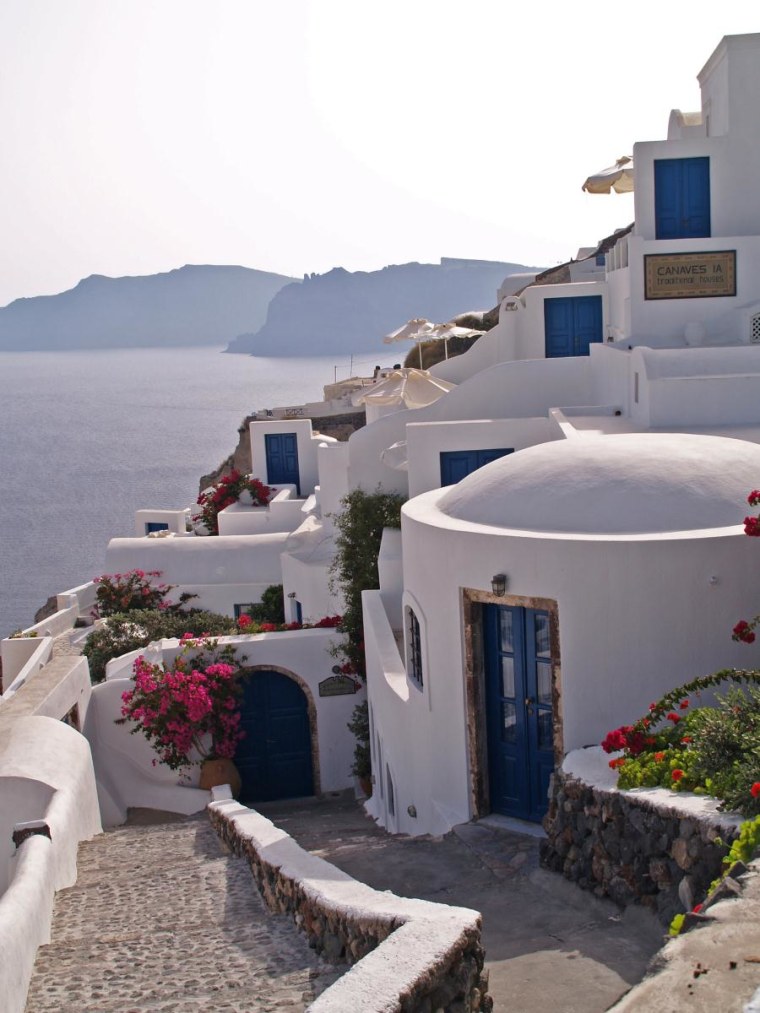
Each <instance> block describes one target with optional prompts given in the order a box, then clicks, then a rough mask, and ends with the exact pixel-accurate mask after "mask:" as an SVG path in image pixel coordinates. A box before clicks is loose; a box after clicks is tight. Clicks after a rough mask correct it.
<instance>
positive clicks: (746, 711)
mask: <svg viewBox="0 0 760 1013" xmlns="http://www.w3.org/2000/svg"><path fill="white" fill-rule="evenodd" d="M731 683H733V684H735V685H734V686H733V688H729V689H728V690H727V692H725V694H720V695H718V696H717V698H716V702H715V703H714V704H712V705H710V706H700V705H699V703H700V697H701V695H702V693H703V691H705V690H708V689H713V688H715V687H718V686H721V685H725V684H731ZM742 684H744V685H742ZM758 686H760V672H756V671H752V670H737V669H724V670H723V671H720V672H716V673H715V674H714V675H708V676H704V677H702V678H699V679H694V680H693V681H692V682H690V683H686V684H685V685H683V686H679V687H678V688H677V689H674V690H672V691H671V692H670V693H666V694H665V696H663V697H662V698H661V699H660V700H658V701H657V702H656V703H652V704H650V705H649V710H648V713H647V714H646V715H645V716H644V717H641V718H639V720H638V721H636V722H635V723H634V724H633V725H623V726H622V727H620V728H616V729H615V730H614V731H612V732H609V734H608V735H607V736H606V737H605V739H604V741H603V742H602V748H603V749H604V750H605V752H607V753H621V755H620V756H616V757H614V758H613V759H611V760H610V762H609V765H610V767H611V768H612V769H613V770H615V771H617V773H618V786H619V787H621V788H651V787H658V786H659V787H664V788H670V789H671V790H672V791H692V792H694V793H696V794H698V795H712V796H714V797H715V798H718V799H720V800H721V803H722V805H721V807H722V808H728V809H731V810H735V811H738V812H741V813H743V814H744V815H747V816H753V815H756V814H758V813H760V689H759V688H758ZM694 702H696V704H697V705H696V706H693V705H692V704H693V703H694Z"/></svg>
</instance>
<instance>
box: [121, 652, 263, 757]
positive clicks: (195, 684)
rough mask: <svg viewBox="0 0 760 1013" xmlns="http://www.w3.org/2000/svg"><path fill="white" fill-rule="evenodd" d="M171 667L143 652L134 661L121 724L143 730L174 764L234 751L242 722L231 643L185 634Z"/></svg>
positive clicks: (163, 755)
mask: <svg viewBox="0 0 760 1013" xmlns="http://www.w3.org/2000/svg"><path fill="white" fill-rule="evenodd" d="M180 639H181V641H182V643H183V647H182V652H181V653H180V655H179V657H177V659H176V660H175V662H174V664H173V666H172V667H170V668H167V667H166V666H165V665H163V664H162V665H156V664H152V663H151V662H149V661H147V660H146V659H145V658H144V657H143V656H142V655H141V656H140V657H139V658H138V659H137V660H136V661H135V663H134V679H135V685H134V689H131V690H128V691H127V692H126V693H123V694H122V698H121V699H122V707H121V714H122V717H121V719H120V720H119V721H118V723H119V724H122V723H124V722H127V721H131V722H132V723H133V724H134V727H133V728H132V729H130V730H131V731H132V732H142V734H143V735H144V736H145V738H146V739H147V740H148V741H149V742H150V743H151V744H152V746H153V748H154V749H155V750H156V752H157V753H158V756H159V759H160V760H161V762H162V763H165V764H166V765H167V766H168V767H170V768H171V769H172V770H181V769H182V768H184V767H188V766H190V765H191V764H192V763H194V762H200V761H201V760H204V759H212V758H218V757H232V756H234V755H235V750H236V748H237V744H238V742H239V741H240V739H241V738H243V736H244V735H245V733H244V732H243V730H242V729H241V728H240V709H239V699H240V694H241V685H240V681H239V679H238V678H237V675H238V669H237V666H236V665H234V664H232V663H231V662H232V660H233V659H232V649H231V648H224V649H223V650H221V651H218V650H217V642H216V641H215V640H210V639H208V638H206V637H193V636H192V634H185V635H184V636H183V637H182V638H180Z"/></svg>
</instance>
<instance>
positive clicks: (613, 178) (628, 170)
mask: <svg viewBox="0 0 760 1013" xmlns="http://www.w3.org/2000/svg"><path fill="white" fill-rule="evenodd" d="M633 179H634V176H633V159H632V158H631V157H630V155H623V156H622V158H619V159H618V160H617V162H615V164H614V165H610V166H608V167H607V168H606V169H602V170H601V171H600V172H597V173H594V175H593V176H589V178H588V179H587V180H586V182H585V183H584V184H583V189H584V190H585V191H586V193H612V191H613V190H614V191H615V193H633Z"/></svg>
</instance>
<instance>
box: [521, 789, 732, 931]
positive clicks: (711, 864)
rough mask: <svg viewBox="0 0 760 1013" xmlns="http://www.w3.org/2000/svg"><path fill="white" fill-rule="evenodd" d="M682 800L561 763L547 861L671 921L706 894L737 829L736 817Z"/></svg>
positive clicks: (547, 824) (548, 820) (548, 824)
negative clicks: (630, 788) (631, 788)
mask: <svg viewBox="0 0 760 1013" xmlns="http://www.w3.org/2000/svg"><path fill="white" fill-rule="evenodd" d="M668 796H670V799H671V802H670V804H668V802H667V801H665V800H664V798H665V799H666V798H667V797H668ZM663 797H664V798H663ZM678 801H680V799H679V796H678V795H676V794H674V793H671V792H666V791H664V790H652V791H646V790H641V791H638V792H622V791H618V790H617V789H615V788H609V787H606V786H605V787H599V786H595V785H594V784H589V783H587V782H586V781H584V780H582V779H581V778H579V777H577V776H573V774H572V773H567V772H566V771H564V770H561V771H558V772H557V773H555V774H554V783H553V786H552V791H551V801H550V805H549V812H548V814H547V816H546V817H545V820H544V829H545V830H546V833H547V839H546V840H545V841H542V843H541V863H542V864H543V865H544V866H546V867H547V868H549V869H552V870H554V871H556V872H561V873H563V874H564V875H565V876H566V877H567V879H570V880H572V881H573V882H575V883H577V884H578V886H580V887H582V888H583V889H586V890H593V891H594V893H595V894H596V895H597V896H598V897H610V898H611V899H612V900H614V901H616V902H617V903H618V904H621V905H628V904H642V905H644V906H645V907H647V908H649V909H650V910H652V911H653V912H654V913H655V914H656V915H657V916H658V918H659V919H660V920H661V921H662V922H663V923H664V924H669V923H670V921H671V919H672V918H673V915H675V914H678V913H679V912H684V911H690V910H691V909H692V907H693V906H694V904H696V903H698V902H700V901H701V900H702V899H703V898H704V895H705V892H706V891H707V888H708V887H709V886H710V884H711V883H712V881H713V880H714V879H716V877H717V876H719V875H720V873H721V871H722V859H723V856H724V855H725V854H726V853H727V851H728V847H727V846H726V845H730V844H731V842H732V841H733V840H734V839H735V838H736V837H738V835H739V830H738V822H739V821H738V820H736V819H735V818H734V817H732V816H730V815H723V814H721V813H718V812H716V811H714V809H713V810H712V811H707V812H698V811H692V812H689V811H688V810H687V811H686V812H685V811H684V809H683V808H682V807H679V805H678ZM717 840H721V841H723V842H725V844H720V843H717Z"/></svg>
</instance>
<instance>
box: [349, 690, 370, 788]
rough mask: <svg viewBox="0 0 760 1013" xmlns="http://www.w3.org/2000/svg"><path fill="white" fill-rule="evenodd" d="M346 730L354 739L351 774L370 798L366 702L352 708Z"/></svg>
mask: <svg viewBox="0 0 760 1013" xmlns="http://www.w3.org/2000/svg"><path fill="white" fill-rule="evenodd" d="M348 730H349V731H350V732H353V734H354V736H355V737H356V745H355V746H354V762H353V763H352V765H351V773H352V774H353V775H354V777H356V778H358V780H359V784H360V786H361V789H362V791H363V792H364V794H365V795H366V796H367V798H371V797H372V757H371V753H370V744H369V707H368V705H367V701H366V700H365V701H364V702H363V703H359V704H357V705H356V707H354V713H353V716H352V718H351V720H350V721H349V722H348Z"/></svg>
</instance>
